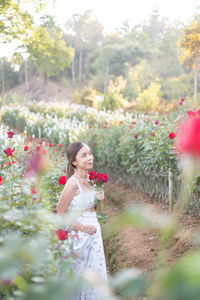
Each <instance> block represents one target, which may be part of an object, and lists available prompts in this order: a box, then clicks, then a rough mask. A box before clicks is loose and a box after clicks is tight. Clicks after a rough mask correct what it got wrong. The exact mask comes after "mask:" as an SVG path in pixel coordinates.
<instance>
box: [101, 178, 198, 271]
mask: <svg viewBox="0 0 200 300" xmlns="http://www.w3.org/2000/svg"><path fill="white" fill-rule="evenodd" d="M105 195H106V199H107V201H106V204H105V212H106V214H107V216H108V219H109V221H108V223H109V222H110V221H112V220H113V218H115V216H118V215H120V214H121V213H122V212H123V211H124V209H125V208H126V207H127V206H128V205H130V204H131V203H139V204H143V205H145V206H147V207H150V208H151V209H152V210H153V211H155V213H162V214H163V213H164V214H166V215H168V214H169V213H168V206H167V204H165V203H160V202H155V199H154V202H153V199H151V198H150V197H148V196H146V195H145V194H143V193H142V192H140V191H138V190H136V189H135V188H131V189H130V188H126V187H124V186H122V185H119V184H117V185H116V184H112V183H109V184H107V185H106V188H105ZM198 231H199V232H200V220H199V219H198V218H197V217H195V216H190V215H187V214H184V215H183V216H182V218H181V221H180V224H179V230H178V233H177V234H176V236H175V237H174V238H173V240H172V242H171V244H170V245H169V249H168V250H169V251H168V258H167V261H168V264H172V263H173V262H174V261H176V260H177V259H179V258H180V257H181V256H182V255H183V254H184V253H186V252H188V251H190V250H192V249H194V248H195V246H194V245H193V243H192V241H191V237H192V234H193V233H196V232H198ZM102 232H103V239H104V249H105V253H106V260H107V266H108V269H109V273H111V274H113V273H115V272H116V271H118V270H120V269H122V268H125V267H137V268H139V269H141V270H142V271H144V272H145V273H146V272H147V273H150V272H151V271H152V270H153V269H154V267H155V263H156V258H157V255H158V251H159V245H160V241H159V235H158V232H157V231H156V230H150V229H148V228H144V229H141V228H140V229H138V228H135V227H133V226H129V227H125V228H122V229H121V230H120V231H119V232H115V231H114V232H113V235H112V237H109V238H104V226H102Z"/></svg>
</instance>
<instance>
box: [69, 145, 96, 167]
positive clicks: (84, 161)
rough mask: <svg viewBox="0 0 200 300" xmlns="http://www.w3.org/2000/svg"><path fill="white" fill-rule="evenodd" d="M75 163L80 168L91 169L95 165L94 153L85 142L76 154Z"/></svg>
mask: <svg viewBox="0 0 200 300" xmlns="http://www.w3.org/2000/svg"><path fill="white" fill-rule="evenodd" d="M73 164H74V165H75V166H76V167H77V168H80V169H86V170H88V169H91V168H92V166H93V155H92V152H91V150H90V148H89V147H88V146H87V145H85V144H84V146H83V147H82V148H81V149H80V150H79V152H78V153H77V155H76V160H75V161H74V162H73Z"/></svg>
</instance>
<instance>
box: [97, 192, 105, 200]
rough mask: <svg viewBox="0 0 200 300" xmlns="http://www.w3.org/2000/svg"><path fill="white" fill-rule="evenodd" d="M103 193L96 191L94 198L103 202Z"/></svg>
mask: <svg viewBox="0 0 200 300" xmlns="http://www.w3.org/2000/svg"><path fill="white" fill-rule="evenodd" d="M104 197H105V196H104V191H103V190H102V191H98V192H97V193H96V198H97V200H101V201H103V200H104Z"/></svg>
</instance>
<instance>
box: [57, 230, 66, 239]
mask: <svg viewBox="0 0 200 300" xmlns="http://www.w3.org/2000/svg"><path fill="white" fill-rule="evenodd" d="M56 234H57V237H58V239H59V240H61V241H64V240H66V238H67V236H68V232H67V230H64V229H58V230H57V231H56Z"/></svg>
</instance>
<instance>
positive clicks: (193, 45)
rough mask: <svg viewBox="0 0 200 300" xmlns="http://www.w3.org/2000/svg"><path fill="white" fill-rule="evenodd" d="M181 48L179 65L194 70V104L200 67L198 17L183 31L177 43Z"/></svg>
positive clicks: (199, 26)
mask: <svg viewBox="0 0 200 300" xmlns="http://www.w3.org/2000/svg"><path fill="white" fill-rule="evenodd" d="M178 44H179V46H180V47H181V48H182V52H181V54H180V61H181V63H184V62H185V63H186V65H187V66H189V67H190V68H192V69H193V70H194V103H195V104H196V101H197V76H198V72H199V67H200V17H199V16H198V17H196V18H195V19H194V20H193V21H192V22H191V23H190V24H189V25H188V26H187V27H186V28H185V30H184V31H183V37H182V38H181V39H180V40H179V42H178Z"/></svg>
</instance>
